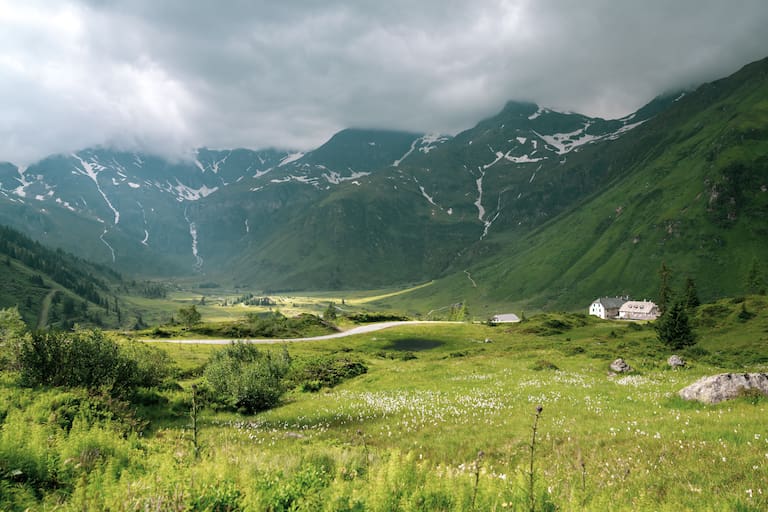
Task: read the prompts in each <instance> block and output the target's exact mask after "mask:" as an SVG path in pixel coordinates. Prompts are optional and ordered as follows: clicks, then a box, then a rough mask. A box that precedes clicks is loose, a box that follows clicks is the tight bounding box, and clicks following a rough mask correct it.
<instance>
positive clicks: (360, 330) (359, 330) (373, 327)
mask: <svg viewBox="0 0 768 512" xmlns="http://www.w3.org/2000/svg"><path fill="white" fill-rule="evenodd" d="M454 323H461V322H429V321H421V320H411V321H408V322H379V323H376V324H367V325H361V326H359V327H355V328H353V329H349V330H348V331H341V332H335V333H333V334H326V335H324V336H314V337H312V338H265V339H254V340H251V339H244V340H240V341H242V342H245V343H259V344H270V343H294V342H298V341H320V340H332V339H334V338H345V337H347V336H354V335H356V334H365V333H368V332H376V331H381V330H383V329H389V328H392V327H400V326H403V325H423V324H454ZM142 341H148V342H158V343H179V344H187V345H229V344H230V343H232V341H233V340H232V338H227V339H144V340H142Z"/></svg>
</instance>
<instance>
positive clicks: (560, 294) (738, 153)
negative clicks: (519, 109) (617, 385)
mask: <svg viewBox="0 0 768 512" xmlns="http://www.w3.org/2000/svg"><path fill="white" fill-rule="evenodd" d="M577 158H578V160H575V161H574V162H572V163H571V165H573V166H574V167H582V168H583V166H584V165H586V162H591V164H592V166H593V168H605V169H609V171H610V172H609V173H607V174H605V177H604V181H603V184H602V186H601V187H598V188H596V189H595V191H594V193H593V194H592V195H591V196H589V197H587V198H586V199H585V200H583V201H580V202H579V203H578V204H576V205H575V206H573V207H572V208H570V209H569V210H568V211H566V212H564V213H562V214H561V215H559V216H557V217H556V218H554V219H552V220H551V221H548V222H547V223H545V224H543V225H542V226H540V227H539V228H537V229H535V230H534V231H533V232H531V233H530V234H527V235H525V236H516V235H515V234H514V233H510V232H508V233H502V234H498V235H497V236H495V237H491V238H490V239H489V243H488V244H487V246H486V249H492V250H486V251H485V253H484V254H479V253H480V252H481V249H479V248H478V249H476V251H477V253H478V254H477V255H476V256H479V257H482V258H483V261H478V259H471V260H468V261H466V260H465V262H466V264H467V266H466V269H467V270H468V271H469V272H471V276H472V281H470V280H469V279H468V278H467V276H466V274H465V273H464V272H463V271H458V269H457V272H456V273H455V274H454V275H453V276H451V277H448V278H446V279H445V280H443V281H441V282H438V283H436V284H435V285H434V286H433V287H429V288H426V289H423V290H419V291H417V292H415V293H414V295H413V296H412V297H411V301H412V304H419V303H420V302H425V301H429V302H434V301H435V300H444V301H447V300H453V299H455V298H459V299H461V298H466V299H468V300H470V303H475V304H477V305H478V306H479V307H481V308H482V307H484V306H485V305H488V304H492V305H500V304H506V305H510V306H512V305H516V306H519V307H523V308H532V309H553V308H554V309H560V308H565V309H573V308H581V307H586V305H587V304H588V303H589V302H591V300H592V299H594V298H595V297H597V296H602V295H613V294H629V295H632V296H634V297H640V298H642V297H655V295H656V292H657V291H658V275H657V271H658V269H659V267H660V265H661V263H662V262H665V263H666V264H667V266H669V267H670V268H671V269H672V271H673V284H675V285H677V286H680V285H681V284H682V282H683V281H684V279H686V278H687V277H691V278H693V279H694V280H695V282H696V283H697V285H698V289H699V292H700V294H701V296H702V298H704V299H705V300H706V299H712V298H715V297H718V296H723V295H738V294H742V293H744V292H746V291H748V290H747V289H746V288H747V287H746V279H747V275H748V273H749V272H750V270H752V268H753V267H755V266H757V268H758V271H759V273H762V272H764V271H765V270H766V269H764V268H762V267H764V266H765V261H766V258H767V257H768V222H767V221H766V219H768V59H767V60H763V61H760V62H756V63H753V64H750V65H748V66H746V67H744V68H743V69H742V70H740V71H739V72H738V73H736V74H734V75H733V76H731V77H729V78H726V79H723V80H719V81H717V82H713V83H710V84H706V85H703V86H701V87H700V88H698V89H697V90H696V91H695V92H693V93H691V94H688V95H686V96H685V97H683V98H682V99H680V100H679V101H678V102H676V103H675V104H674V105H673V106H672V107H671V108H669V109H668V110H666V111H664V112H663V113H661V114H659V115H658V116H657V117H655V118H653V119H652V120H650V121H648V122H647V123H645V124H644V125H643V126H641V127H639V128H636V129H635V130H634V131H633V132H631V133H629V134H627V135H625V136H624V137H622V138H621V139H619V140H617V141H615V142H610V143H603V144H600V145H599V146H598V145H595V146H593V147H588V148H585V149H584V151H581V152H580V154H579V155H578V157H577Z"/></svg>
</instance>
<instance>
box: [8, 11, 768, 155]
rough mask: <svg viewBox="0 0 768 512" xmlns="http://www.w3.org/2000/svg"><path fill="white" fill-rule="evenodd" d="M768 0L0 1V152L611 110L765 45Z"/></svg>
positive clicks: (235, 143)
mask: <svg viewBox="0 0 768 512" xmlns="http://www.w3.org/2000/svg"><path fill="white" fill-rule="evenodd" d="M766 27H768V1H765V0H735V1H732V2H725V1H722V0H674V1H670V0H642V1H617V0H579V1H576V0H472V1H466V0H419V1H414V0H386V1H385V0H380V1H372V0H282V1H271V2H269V1H259V0H230V1H225V0H218V1H209V0H163V1H158V0H112V1H110V0H23V1H22V0H0V161H10V162H14V163H16V164H17V165H28V164H29V163H32V162H34V161H37V160H39V159H41V158H43V157H45V156H47V155H50V154H55V153H68V152H72V151H76V150H79V149H83V148H86V147H92V146H96V145H103V146H113V147H115V148H118V149H124V150H137V151H145V152H150V153H155V154H159V155H162V156H166V157H174V158H176V157H183V156H184V155H187V154H189V152H190V150H191V149H193V148H196V147H203V146H205V147H210V148H234V147H246V148H252V149H259V148H267V147H278V148H285V149H297V150H308V149H312V148H315V147H317V146H319V145H320V144H322V143H323V142H325V141H326V140H327V139H329V138H330V137H331V136H332V135H333V134H334V133H335V132H337V131H339V130H341V129H344V128H348V127H357V128H382V129H396V130H406V131H411V132H420V133H443V134H455V133H457V132H459V131H461V130H464V129H468V128H471V127H472V126H474V125H475V124H476V123H477V122H479V121H480V120H482V119H483V118H487V117H489V116H492V115H494V114H495V113H497V112H498V111H500V110H501V109H502V108H503V106H504V104H505V103H506V102H507V101H508V100H520V101H533V102H536V103H538V104H539V105H543V106H547V107H551V108H555V109H560V110H569V111H574V112H580V113H583V114H587V115H592V116H600V117H605V118H617V117H621V116H623V115H626V114H628V113H631V112H633V111H634V110H636V109H637V108H639V107H640V106H642V105H643V104H645V103H647V102H648V101H650V100H651V99H652V98H653V97H655V96H656V95H658V94H661V93H664V92H669V91H672V90H677V89H680V88H683V87H691V86H695V85H697V84H700V83H702V82H706V81H710V80H714V79H717V78H720V77H723V76H727V75H728V74H731V73H733V72H734V71H736V70H738V69H739V68H740V67H742V66H743V65H745V64H747V63H749V62H752V61H755V60H758V59H761V58H763V57H766V56H768V30H767V29H766Z"/></svg>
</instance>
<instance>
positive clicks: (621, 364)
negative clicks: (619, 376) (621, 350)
mask: <svg viewBox="0 0 768 512" xmlns="http://www.w3.org/2000/svg"><path fill="white" fill-rule="evenodd" d="M611 371H612V372H616V373H628V372H631V371H632V367H631V366H629V365H628V364H627V362H626V361H624V360H623V359H622V358H618V359H617V360H615V361H614V362H612V363H611Z"/></svg>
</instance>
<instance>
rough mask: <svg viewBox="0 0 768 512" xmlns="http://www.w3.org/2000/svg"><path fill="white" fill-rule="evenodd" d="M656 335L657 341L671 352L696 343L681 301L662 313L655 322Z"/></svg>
mask: <svg viewBox="0 0 768 512" xmlns="http://www.w3.org/2000/svg"><path fill="white" fill-rule="evenodd" d="M655 328H656V335H657V336H658V338H659V341H661V342H662V343H664V344H665V345H667V346H668V347H669V348H671V349H673V350H680V349H682V348H685V347H689V346H691V345H694V344H695V343H696V338H695V336H694V334H693V330H692V329H691V324H690V322H689V321H688V313H686V311H685V306H684V304H683V302H682V301H679V300H678V301H675V303H674V304H673V305H672V307H670V308H669V309H667V310H666V311H664V314H662V315H661V317H660V318H659V319H658V320H657V321H656V326H655Z"/></svg>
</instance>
